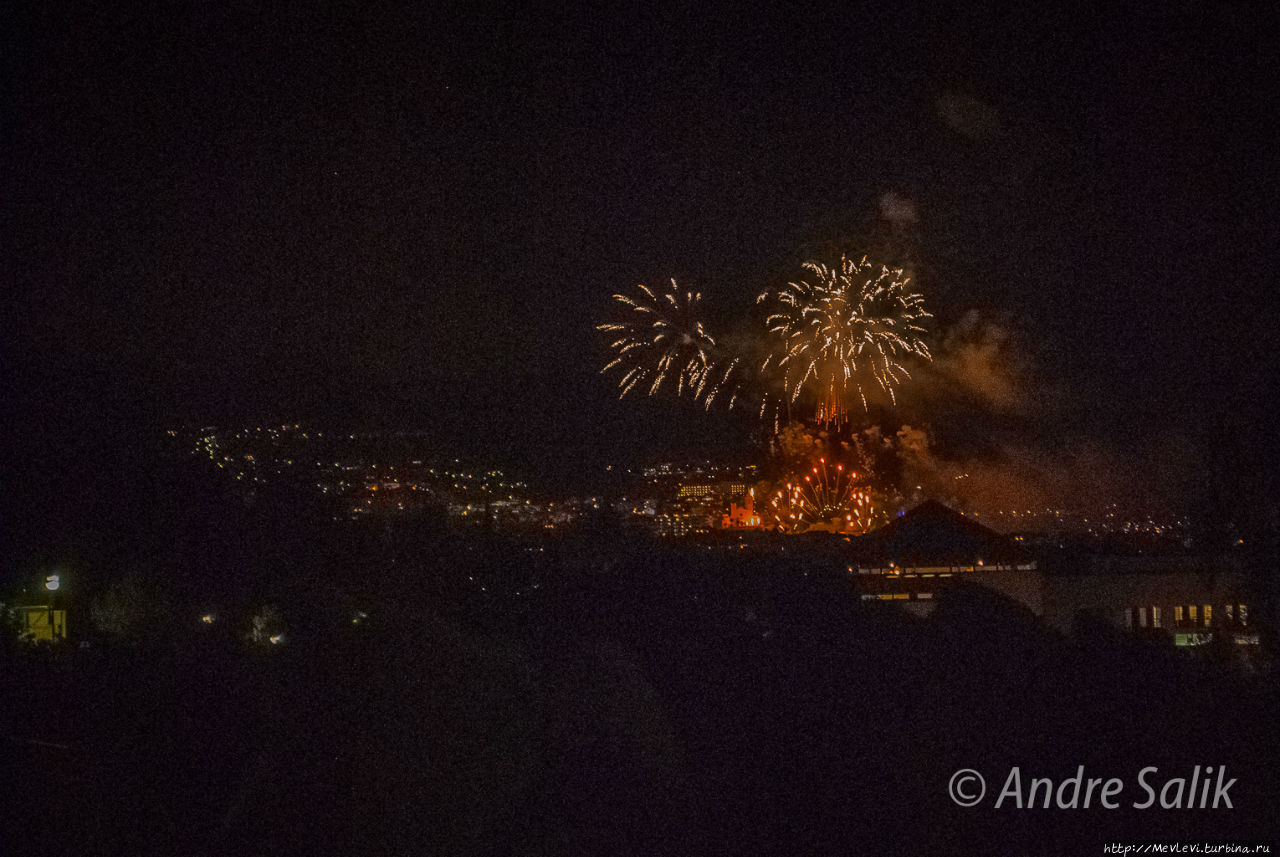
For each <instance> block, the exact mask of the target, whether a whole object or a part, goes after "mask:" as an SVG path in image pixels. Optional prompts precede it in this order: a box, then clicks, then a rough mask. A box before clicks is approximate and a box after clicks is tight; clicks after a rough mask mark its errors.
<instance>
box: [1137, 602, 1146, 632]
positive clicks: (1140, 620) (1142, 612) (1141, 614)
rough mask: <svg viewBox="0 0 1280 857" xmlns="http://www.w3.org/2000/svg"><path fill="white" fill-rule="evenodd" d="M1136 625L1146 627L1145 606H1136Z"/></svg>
mask: <svg viewBox="0 0 1280 857" xmlns="http://www.w3.org/2000/svg"><path fill="white" fill-rule="evenodd" d="M1138 627H1139V628H1145V627H1147V608H1145V607H1139V608H1138Z"/></svg>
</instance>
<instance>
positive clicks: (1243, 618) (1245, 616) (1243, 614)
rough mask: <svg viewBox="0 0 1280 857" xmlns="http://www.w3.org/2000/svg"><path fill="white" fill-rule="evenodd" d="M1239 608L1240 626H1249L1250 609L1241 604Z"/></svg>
mask: <svg viewBox="0 0 1280 857" xmlns="http://www.w3.org/2000/svg"><path fill="white" fill-rule="evenodd" d="M1238 606H1239V608H1240V624H1241V625H1248V624H1249V607H1248V605H1246V604H1240V605H1238Z"/></svg>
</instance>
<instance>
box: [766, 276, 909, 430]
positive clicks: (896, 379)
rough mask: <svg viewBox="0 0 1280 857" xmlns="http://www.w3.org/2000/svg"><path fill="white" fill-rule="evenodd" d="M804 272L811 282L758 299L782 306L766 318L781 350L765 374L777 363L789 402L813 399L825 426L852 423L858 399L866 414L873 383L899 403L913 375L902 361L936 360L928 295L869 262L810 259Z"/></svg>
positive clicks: (901, 278)
mask: <svg viewBox="0 0 1280 857" xmlns="http://www.w3.org/2000/svg"><path fill="white" fill-rule="evenodd" d="M804 269H805V270H806V271H808V272H809V273H810V274H811V275H812V276H811V277H810V278H809V279H805V280H801V281H799V282H792V283H788V284H787V285H786V287H784V288H782V289H778V290H776V291H772V290H771V291H766V292H764V293H763V294H761V295H760V296H759V298H758V299H757V302H765V301H767V300H769V299H771V298H772V299H773V300H774V301H776V303H777V307H776V310H775V311H774V312H773V313H772V314H771V315H770V316H769V317H768V318H767V319H766V321H765V324H766V327H768V329H769V332H770V333H772V334H774V336H775V337H777V343H776V345H777V350H776V351H775V353H774V354H772V355H770V356H769V357H768V358H767V359H766V360H765V362H764V365H763V366H762V367H761V371H762V372H767V371H769V368H770V363H771V362H772V363H773V367H774V370H775V371H781V372H782V373H783V386H784V389H785V392H786V395H787V396H788V397H789V401H790V402H795V401H796V400H797V399H798V398H800V396H801V395H802V394H804V393H810V394H812V395H813V396H814V398H816V399H817V417H818V419H819V420H821V421H822V422H824V423H839V422H843V421H844V420H846V419H848V402H849V401H850V400H852V399H853V398H854V396H855V395H856V397H857V399H858V400H860V401H861V402H862V407H863V409H864V410H866V409H867V391H866V389H865V386H866V384H867V383H868V382H869V380H873V381H874V382H875V384H876V385H877V386H879V387H880V389H882V390H883V391H884V392H885V393H887V394H888V395H889V398H890V400H891V401H894V402H896V401H897V398H896V396H895V394H894V389H895V387H897V385H898V384H900V383H901V382H902V381H903V379H905V378H909V377H910V373H909V372H908V371H907V368H906V367H905V366H904V365H903V361H904V360H905V359H906V358H908V357H911V356H916V357H921V358H923V359H925V360H931V359H932V356H931V355H930V353H929V348H928V346H927V345H926V344H925V342H924V340H923V338H922V335H923V334H924V332H925V331H924V328H923V327H921V326H920V322H921V321H923V320H924V319H925V318H929V317H930V314H929V313H928V312H926V311H925V309H924V298H923V296H922V295H920V294H917V293H914V292H911V291H910V290H909V289H908V288H907V284H908V282H910V281H909V280H908V279H905V278H903V277H902V271H901V270H900V269H899V270H890V269H889V268H886V267H881V268H880V270H879V272H878V273H877V272H876V271H875V270H874V266H872V265H871V264H870V263H869V262H867V260H866V257H863V258H862V260H861V261H858V262H855V261H853V260H852V259H850V258H849V257H847V256H843V257H841V259H840V264H839V265H837V266H836V267H834V268H832V267H828V266H827V265H824V264H821V263H818V262H806V263H805V265H804Z"/></svg>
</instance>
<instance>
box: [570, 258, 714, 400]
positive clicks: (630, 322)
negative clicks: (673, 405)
mask: <svg viewBox="0 0 1280 857" xmlns="http://www.w3.org/2000/svg"><path fill="white" fill-rule="evenodd" d="M639 290H640V295H639V296H637V297H634V298H633V297H628V296H626V295H614V296H613V297H614V299H615V300H617V301H618V302H619V303H620V304H622V306H623V307H625V310H626V312H625V316H624V317H623V319H622V320H621V321H618V322H612V323H609V324H600V325H596V329H597V330H600V331H602V332H604V333H608V334H611V335H616V336H617V338H616V339H615V340H614V341H613V342H611V343H610V345H609V348H610V350H611V351H612V352H613V359H612V360H611V361H609V363H608V364H607V365H606V366H605V367H604V369H602V370H600V371H601V372H602V373H604V372H609V371H610V370H613V369H617V370H618V371H619V372H620V373H621V376H620V379H619V381H618V388H619V391H620V392H619V393H618V398H622V397H624V396H626V395H627V393H629V392H631V391H632V390H633V389H636V388H639V389H641V390H645V391H647V393H648V395H650V396H652V395H655V394H657V392H658V391H659V389H661V388H662V386H663V385H664V384H669V383H674V384H675V388H676V395H677V396H682V395H685V394H686V393H687V394H689V395H690V396H692V397H693V398H694V399H700V400H701V401H702V402H703V404H704V406H705V407H706V408H708V409H710V407H711V404H712V403H713V402H714V401H715V400H716V397H717V396H718V395H720V394H721V393H723V392H725V391H731V395H730V402H729V404H730V407H732V406H733V404H734V400H735V399H736V397H737V394H736V390H734V389H733V386H732V384H731V379H732V378H733V377H734V373H735V370H736V369H737V368H738V360H736V359H731V360H726V361H722V362H716V361H715V360H714V359H713V354H714V353H715V348H716V341H715V339H713V338H712V337H711V335H710V334H709V333H707V331H706V329H705V328H704V327H703V326H702V322H701V320H700V319H699V318H698V302H699V301H700V300H701V299H702V295H701V294H699V293H697V292H692V291H681V290H680V287H679V286H678V285H677V284H676V281H675V280H674V279H673V280H672V281H671V290H670V291H669V292H666V293H663V294H655V293H654V291H653V290H651V289H650V288H649V287H648V286H645V285H641V286H639Z"/></svg>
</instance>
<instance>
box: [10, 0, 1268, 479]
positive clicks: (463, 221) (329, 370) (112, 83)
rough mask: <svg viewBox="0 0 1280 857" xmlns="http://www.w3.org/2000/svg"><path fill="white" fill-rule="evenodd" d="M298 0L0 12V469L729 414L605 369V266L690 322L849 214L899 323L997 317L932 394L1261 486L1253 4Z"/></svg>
mask: <svg viewBox="0 0 1280 857" xmlns="http://www.w3.org/2000/svg"><path fill="white" fill-rule="evenodd" d="M317 5H318V6H319V7H320V8H319V9H307V8H304V7H303V6H302V5H296V4H295V5H289V6H287V7H284V6H281V5H280V4H224V3H214V4H183V5H180V6H175V7H174V8H173V9H171V10H169V11H166V12H158V11H154V10H153V11H151V12H149V13H140V12H136V11H134V10H132V8H131V7H127V4H126V5H124V6H122V5H121V4H118V3H112V4H105V3H104V4H97V5H96V6H95V5H93V4H82V5H75V6H70V5H64V4H60V3H56V2H55V3H52V4H30V6H31V8H29V9H27V10H25V11H23V12H21V13H14V12H10V13H6V20H5V21H4V22H3V25H0V31H3V33H4V36H3V44H4V50H3V53H4V57H5V59H4V62H5V64H6V65H5V74H4V80H5V84H4V86H5V90H4V92H5V95H4V108H3V109H4V114H5V115H4V118H3V121H2V122H0V125H2V127H3V141H4V142H3V145H4V147H5V150H6V151H7V156H6V157H5V159H4V160H5V165H6V170H5V173H6V181H5V186H6V190H5V192H4V194H3V200H4V202H3V206H0V211H3V216H4V222H3V245H2V246H3V258H4V262H5V264H4V271H5V280H6V289H5V292H6V303H7V304H8V309H7V311H6V312H5V315H6V317H7V319H8V322H7V324H6V327H8V328H10V329H11V331H12V335H10V336H6V340H7V355H6V358H5V364H6V368H5V371H4V376H5V379H4V380H5V386H6V388H7V390H6V398H7V400H8V401H9V402H10V403H11V406H10V408H9V411H10V415H11V417H12V418H13V419H12V420H11V422H12V424H13V427H14V428H15V429H16V438H17V441H18V442H17V443H15V444H12V445H10V449H11V450H14V451H15V452H14V453H12V454H11V458H12V459H13V460H19V461H22V462H25V465H26V466H20V467H19V468H17V470H16V471H14V473H15V474H16V475H15V476H14V477H13V479H12V481H11V486H13V490H14V491H15V492H16V493H17V494H19V495H20V494H22V492H23V491H24V490H26V488H27V486H28V485H29V483H30V482H32V481H33V479H35V478H37V477H38V478H43V477H44V475H46V474H54V476H55V482H56V480H57V479H63V480H64V481H63V482H61V483H57V484H59V485H61V486H62V487H63V488H65V487H66V485H67V484H68V483H67V482H66V479H67V477H68V474H69V473H72V472H73V469H72V466H71V465H70V464H68V462H74V463H76V466H80V465H83V464H85V463H86V462H93V461H95V460H97V456H99V455H106V456H108V457H109V456H110V455H111V454H112V453H114V452H117V451H118V450H119V449H120V448H121V445H122V444H125V443H127V438H128V437H130V436H131V435H133V434H135V433H138V432H142V431H151V430H154V429H155V428H158V427H164V426H167V425H169V424H177V423H179V422H182V421H191V422H195V423H197V424H208V423H219V422H237V421H243V422H246V423H253V422H256V421H257V420H258V419H259V418H262V419H272V420H277V421H279V420H282V419H287V418H293V419H305V420H310V421H313V422H317V423H321V424H342V425H361V426H367V427H386V428H397V427H406V426H411V427H415V428H424V429H428V430H431V431H434V432H437V433H438V435H439V438H440V442H441V444H442V445H443V446H446V447H447V446H450V445H453V446H456V447H458V448H460V449H465V450H466V451H468V452H472V453H474V454H479V455H490V456H494V457H498V458H501V459H503V460H506V461H509V463H511V464H513V465H514V466H516V467H517V468H520V467H524V468H525V469H526V470H535V471H536V470H541V471H548V470H555V469H557V468H561V469H564V468H569V467H575V468H594V467H598V466H600V465H601V464H603V463H605V462H608V461H611V460H614V459H615V458H619V457H630V458H632V459H634V458H636V457H637V456H638V457H640V458H644V457H646V456H647V455H648V454H649V453H650V451H653V452H654V453H655V454H656V453H658V452H662V451H666V450H673V449H686V448H690V449H691V448H702V447H705V446H706V445H707V444H708V443H709V442H710V441H712V440H713V439H717V438H733V439H734V442H735V443H737V439H738V438H740V437H741V436H742V435H744V434H745V432H744V431H743V430H742V429H741V425H740V422H739V421H736V420H732V419H729V418H726V417H718V418H711V419H707V418H702V417H700V416H698V414H697V412H696V411H695V409H694V407H693V406H692V405H688V404H684V403H677V402H666V401H647V400H637V401H625V402H622V403H616V402H615V401H614V390H613V383H612V382H611V381H610V380H609V379H607V378H603V377H601V376H599V375H598V374H597V372H598V368H599V367H600V366H601V365H602V364H603V362H604V360H605V358H604V353H605V352H604V347H603V343H602V342H601V341H600V339H599V338H598V335H597V334H596V332H595V331H594V330H593V325H594V324H595V323H596V322H598V321H600V320H602V319H603V318H605V317H606V316H607V315H608V313H609V312H610V310H611V306H610V303H611V301H610V295H611V294H612V293H614V292H616V291H620V290H626V289H630V288H632V287H634V285H635V284H636V283H638V282H646V283H650V284H655V285H656V284H661V283H664V282H665V281H666V280H667V278H669V277H672V276H674V277H676V278H678V279H679V280H680V282H681V283H682V284H688V285H690V286H692V287H695V288H698V289H700V290H701V291H702V292H703V294H704V303H705V304H706V305H707V307H708V312H709V316H710V321H712V322H714V323H716V324H718V325H720V326H721V327H723V328H731V327H732V326H733V324H734V323H735V321H734V320H735V319H738V318H740V317H742V316H743V315H744V314H746V313H748V312H750V307H751V305H752V304H753V302H754V298H755V295H756V294H757V293H758V292H759V291H760V290H761V289H763V288H764V287H767V286H769V285H771V284H777V283H778V282H781V281H785V279H787V278H789V277H793V276H795V275H796V274H797V273H798V270H799V264H800V262H802V261H804V260H805V259H806V258H808V257H809V256H810V255H812V254H815V253H823V252H827V251H829V250H830V249H831V248H839V247H847V248H848V249H850V250H855V249H858V248H860V247H866V246H868V245H871V244H875V243H876V242H879V241H882V240H883V239H884V236H886V235H889V236H891V237H892V239H893V241H894V242H895V246H896V247H898V248H899V249H902V248H905V249H902V252H904V253H908V254H909V257H910V260H911V262H912V264H913V271H914V273H915V274H916V280H915V281H916V283H917V285H918V286H919V288H920V290H921V291H923V292H924V293H925V296H926V299H927V300H928V302H929V306H930V308H931V309H932V310H933V312H934V313H935V316H936V324H937V328H936V336H937V338H938V340H939V341H941V339H942V338H944V336H945V333H946V331H947V330H949V329H952V328H954V327H955V326H956V325H959V324H961V322H962V320H963V319H965V318H966V317H970V318H974V317H978V318H981V319H984V320H989V321H990V323H992V324H997V325H999V326H1000V328H1001V329H1002V330H1008V331H1013V332H1014V335H1015V338H1014V340H1013V341H1016V342H1017V343H1018V349H1017V351H1018V353H1017V354H1016V355H1015V356H1016V361H1017V363H1018V374H1019V378H1020V381H1019V383H1020V384H1022V385H1023V386H1024V387H1025V388H1027V389H1029V390H1031V391H1032V393H1033V394H1032V395H1030V396H1029V397H1028V398H1027V401H1029V402H1032V403H1033V404H1032V405H1031V406H1030V407H1024V408H1022V409H1021V411H1020V412H1019V413H1018V414H1017V415H1016V419H1014V418H1012V417H1011V418H1009V419H1008V420H1004V422H1003V423H1002V422H1001V418H1000V415H998V414H997V415H996V417H997V418H993V417H992V415H991V414H985V415H972V414H971V415H970V416H971V417H972V421H971V422H968V423H966V422H964V419H965V418H963V417H960V416H955V417H952V416H951V415H950V414H948V416H947V417H946V418H945V419H940V418H939V415H935V416H934V417H933V422H935V423H938V424H939V431H943V430H944V429H943V428H942V427H941V423H944V422H946V423H948V425H949V428H947V429H946V430H949V431H951V433H952V434H953V435H957V434H958V435H959V436H961V437H962V436H963V435H964V434H965V432H969V433H971V434H973V433H982V432H985V431H988V430H991V431H997V430H998V431H1002V432H1010V431H1013V429H1011V428H1010V426H1014V427H1015V428H1016V429H1017V430H1018V431H1020V432H1022V433H1023V434H1025V436H1026V441H1025V442H1026V443H1027V444H1031V445H1033V446H1034V445H1035V444H1041V445H1047V446H1059V447H1061V446H1064V445H1070V444H1073V443H1077V442H1080V443H1088V444H1092V445H1100V446H1103V447H1105V448H1107V449H1110V450H1114V451H1115V452H1116V454H1118V455H1120V456H1125V455H1128V454H1129V453H1134V454H1141V455H1146V454H1148V453H1149V451H1150V450H1151V449H1156V448H1164V446H1163V445H1166V444H1172V445H1173V446H1176V447H1177V448H1179V449H1182V450H1184V451H1186V455H1185V457H1184V458H1183V459H1180V460H1179V463H1178V465H1177V466H1178V467H1186V466H1187V462H1188V461H1189V462H1193V465H1194V467H1195V468H1197V470H1196V478H1199V475H1201V474H1204V475H1206V476H1205V478H1206V480H1209V479H1210V477H1212V478H1216V479H1218V480H1219V481H1220V482H1222V481H1223V480H1226V481H1227V482H1229V483H1234V481H1235V480H1237V479H1240V478H1248V479H1253V480H1254V482H1259V480H1261V482H1260V483H1259V484H1261V485H1262V487H1261V488H1260V489H1257V490H1266V489H1267V486H1268V484H1270V483H1268V482H1267V480H1269V479H1271V478H1272V477H1271V476H1270V475H1269V474H1270V473H1272V471H1273V467H1274V463H1275V457H1274V443H1273V441H1272V432H1273V430H1274V427H1275V420H1274V416H1273V415H1272V412H1273V409H1274V401H1275V398H1276V397H1275V392H1276V391H1275V388H1274V385H1273V384H1272V382H1271V381H1270V377H1271V375H1270V372H1271V370H1272V369H1274V363H1275V361H1274V345H1275V336H1274V333H1273V324H1274V322H1273V316H1272V315H1271V314H1270V312H1269V311H1267V310H1266V309H1265V307H1266V306H1267V305H1268V304H1269V301H1268V300H1267V298H1268V297H1269V296H1270V293H1271V291H1272V290H1273V288H1274V286H1273V284H1274V281H1275V272H1276V264H1275V256H1274V249H1275V248H1274V237H1273V235H1274V229H1275V225H1276V220H1275V217H1274V199H1273V198H1274V195H1275V184H1274V172H1275V166H1274V161H1275V156H1274V142H1275V141H1274V135H1273V133H1272V130H1271V129H1272V128H1273V124H1272V123H1273V119H1272V113H1273V106H1274V105H1273V96H1272V93H1271V91H1270V88H1269V87H1268V86H1267V84H1266V81H1267V80H1268V75H1267V74H1266V73H1265V71H1264V65H1265V64H1266V62H1267V61H1268V60H1270V59H1271V50H1270V47H1269V46H1268V44H1267V43H1266V40H1265V39H1264V38H1263V20H1262V17H1261V13H1259V16H1258V17H1251V16H1250V13H1248V12H1241V11H1239V10H1227V9H1226V8H1217V7H1212V6H1209V5H1203V6H1202V5H1181V4H1176V5H1168V4H1162V6H1161V7H1160V11H1159V12H1158V13H1155V12H1153V13H1152V14H1151V17H1147V16H1146V15H1145V14H1139V13H1136V12H1133V11H1130V12H1127V13H1120V14H1126V15H1129V16H1130V17H1125V18H1109V17H1107V16H1108V15H1112V14H1117V13H1115V12H1113V11H1110V10H1108V11H1101V10H1095V12H1094V13H1091V14H1088V15H1079V14H1075V13H1070V14H1067V13H1063V14H1053V13H1048V12H1046V11H1045V10H1043V9H1042V8H1040V4H1026V10H1025V11H1024V12H1022V13H1019V14H1017V15H1014V16H1006V15H998V16H990V15H989V14H982V13H981V12H980V11H978V7H976V6H975V5H974V4H969V3H965V4H957V6H956V7H955V8H953V9H951V10H949V11H947V10H942V9H941V7H934V8H933V9H931V10H928V11H925V10H913V9H912V8H911V7H909V6H907V5H903V4H886V5H884V7H883V8H881V9H879V10H875V11H858V10H856V9H853V8H850V7H844V6H843V5H841V6H838V7H837V10H836V11H832V12H830V13H828V12H822V11H819V10H816V9H811V10H810V11H808V12H806V13H804V14H803V15H793V14H784V13H781V12H770V11H767V10H766V9H764V8H763V5H764V4H761V7H762V8H746V9H742V10H739V11H736V12H734V13H732V14H727V13H726V14H724V15H718V14H716V13H714V12H712V11H710V10H708V9H706V8H705V7H702V6H701V4H694V5H693V8H694V9H696V10H698V11H695V12H690V11H687V10H686V11H681V10H670V9H661V10H660V9H658V8H657V7H654V8H650V9H646V10H645V11H642V12H626V11H620V10H616V9H605V8H601V9H596V10H583V11H581V12H577V13H572V12H563V11H560V12H555V13H551V14H545V13H543V12H534V11H529V12H522V11H518V10H516V9H515V8H514V7H516V6H517V5H520V4H509V5H510V6H511V7H512V8H502V9H490V10H488V11H483V10H480V8H479V7H478V6H475V5H474V4H458V5H457V6H456V7H452V8H450V7H447V6H446V4H423V7H424V9H420V10H417V11H412V12H407V11H405V10H402V9H398V8H392V7H389V6H386V5H383V4H370V3H359V4H350V5H344V4H317ZM979 5H980V4H979ZM1153 8H1154V7H1153ZM1258 8H1259V9H1261V6H1259V7H1258ZM886 215H888V219H886ZM970 314H976V315H970ZM1044 391H1052V394H1051V395H1039V393H1043V392H1044ZM908 407H910V405H908ZM914 407H916V408H917V410H920V409H924V408H925V406H924V405H922V404H919V403H917V404H916V405H915V406H914ZM957 425H959V428H957ZM993 425H998V426H1001V427H1000V428H998V429H994V428H993V429H988V428H985V427H990V426H993ZM966 426H968V428H966ZM1002 436H1003V435H1002ZM970 440H972V438H970ZM735 448H738V447H735ZM113 460H114V459H113ZM1144 460H1146V459H1144ZM1170 466H1171V467H1172V466H1174V465H1172V464H1171V465H1170ZM1213 474H1217V476H1212V475H1213ZM1223 474H1226V476H1223ZM1255 487H1256V486H1255ZM1215 490H1217V491H1218V492H1219V494H1220V493H1221V487H1219V488H1218V489H1215ZM1257 490H1255V489H1254V488H1251V489H1249V492H1245V493H1246V494H1247V496H1248V498H1249V499H1248V502H1250V503H1252V502H1254V500H1255V499H1256V498H1257V497H1258V496H1261V495H1259V494H1258V493H1257ZM1242 496H1243V495H1242ZM46 499H47V498H46ZM1235 499H1236V500H1239V499H1240V498H1239V497H1236V498H1235Z"/></svg>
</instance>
